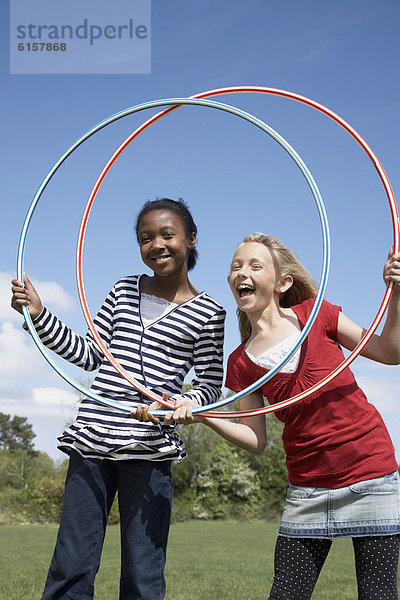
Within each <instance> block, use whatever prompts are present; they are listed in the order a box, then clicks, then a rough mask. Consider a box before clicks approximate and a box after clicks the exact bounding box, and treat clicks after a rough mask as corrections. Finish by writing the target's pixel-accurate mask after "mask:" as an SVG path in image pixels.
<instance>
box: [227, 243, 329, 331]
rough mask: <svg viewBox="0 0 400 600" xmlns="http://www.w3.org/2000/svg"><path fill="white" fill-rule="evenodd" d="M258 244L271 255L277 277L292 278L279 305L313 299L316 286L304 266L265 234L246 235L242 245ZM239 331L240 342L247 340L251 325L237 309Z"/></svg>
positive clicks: (286, 305) (290, 304)
mask: <svg viewBox="0 0 400 600" xmlns="http://www.w3.org/2000/svg"><path fill="white" fill-rule="evenodd" d="M247 242H258V243H259V244H263V245H264V246H265V247H266V248H268V249H269V250H270V252H271V254H272V258H273V260H274V263H275V268H276V270H277V272H278V273H279V275H280V276H281V277H282V278H283V277H287V276H288V275H290V276H291V277H292V278H293V283H292V285H291V286H290V288H289V289H288V290H286V292H283V293H282V294H281V296H280V298H279V305H280V306H282V307H284V308H288V307H289V306H294V305H295V304H300V302H303V301H304V300H308V299H309V298H315V297H316V295H317V293H318V288H317V284H316V283H315V281H314V279H313V277H312V276H311V274H310V273H309V272H308V271H307V269H306V268H305V266H304V265H303V264H302V263H301V262H300V261H299V259H298V258H297V257H296V256H295V255H294V253H293V252H292V251H291V250H289V248H287V247H286V246H285V245H284V244H282V242H281V241H280V240H278V238H276V237H274V236H272V235H266V234H265V233H251V234H250V235H247V236H246V237H245V238H244V240H243V243H244V244H246V243H247ZM237 315H238V320H239V330H240V337H241V340H242V342H243V341H244V340H247V339H248V338H249V337H250V334H251V324H250V321H249V319H248V317H247V315H246V313H245V312H243V311H242V310H239V309H237Z"/></svg>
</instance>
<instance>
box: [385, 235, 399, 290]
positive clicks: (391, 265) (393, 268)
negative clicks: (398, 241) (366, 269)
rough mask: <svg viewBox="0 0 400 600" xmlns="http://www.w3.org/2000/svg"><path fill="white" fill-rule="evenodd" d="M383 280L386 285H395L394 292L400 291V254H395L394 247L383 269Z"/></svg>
mask: <svg viewBox="0 0 400 600" xmlns="http://www.w3.org/2000/svg"><path fill="white" fill-rule="evenodd" d="M383 280H384V282H385V283H386V285H387V284H389V283H390V282H391V281H392V282H393V283H394V287H393V292H395V291H396V290H397V292H399V291H400V252H398V253H397V254H394V252H393V246H392V247H391V248H390V252H389V254H388V259H387V261H386V262H385V266H384V267H383Z"/></svg>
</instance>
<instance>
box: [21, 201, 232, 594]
mask: <svg viewBox="0 0 400 600" xmlns="http://www.w3.org/2000/svg"><path fill="white" fill-rule="evenodd" d="M136 235H137V240H138V243H139V247H140V254H141V258H142V260H143V262H144V264H145V265H146V266H147V267H149V268H150V269H151V271H152V272H153V275H152V276H148V275H133V276H128V277H124V278H123V279H121V280H120V281H118V282H117V283H116V284H115V285H114V287H113V289H112V290H111V291H110V293H109V295H108V296H107V298H106V300H105V301H104V304H103V306H102V307H101V309H100V311H99V313H98V314H97V317H96V319H95V324H96V327H97V330H98V332H99V334H100V336H101V337H102V339H103V341H104V343H105V345H106V346H107V348H108V349H109V350H110V352H111V353H112V354H113V356H114V357H115V358H116V359H117V360H118V362H119V363H120V364H121V365H122V367H123V368H124V369H125V370H127V371H129V372H130V373H131V374H132V375H133V377H134V378H135V379H136V380H137V381H138V382H140V383H141V384H143V385H145V386H146V387H147V388H149V389H151V390H152V391H153V392H155V393H157V394H160V395H161V394H165V393H166V394H168V395H170V396H171V397H172V398H174V399H176V400H179V401H180V403H182V404H185V405H187V406H189V407H193V406H198V405H203V404H208V403H210V402H213V401H215V400H217V399H218V397H219V394H220V391H221V386H222V378H223V366H222V363H223V338H224V319H225V311H224V310H223V308H222V307H221V306H220V305H219V304H218V303H217V302H216V301H215V300H213V299H212V298H211V297H210V296H209V295H208V294H206V293H205V292H199V291H198V290H196V288H195V287H194V286H193V285H192V283H191V282H190V280H189V277H188V271H189V269H192V268H193V267H194V265H195V263H196V258H197V250H196V248H195V244H196V235H197V227H196V225H195V223H194V221H193V218H192V215H191V214H190V211H189V209H188V207H187V206H186V204H185V203H184V202H183V201H182V200H179V201H175V200H171V199H168V198H162V199H160V200H155V201H153V202H147V203H146V204H145V205H144V207H143V208H142V210H141V211H140V213H139V215H138V218H137V222H136ZM12 291H13V298H12V306H13V307H14V308H15V309H16V310H18V311H19V312H21V311H22V308H21V307H22V305H26V306H28V308H29V312H30V315H31V317H32V319H33V323H34V325H35V328H36V330H37V332H38V334H39V336H40V338H41V340H42V342H43V343H44V344H45V345H46V346H47V347H49V348H51V349H52V350H54V351H55V352H56V353H57V354H59V355H60V356H62V357H63V358H65V359H66V360H68V361H70V362H72V363H74V364H75V365H77V366H80V367H82V368H83V369H85V370H87V371H93V370H96V369H98V373H97V375H96V377H95V379H94V381H93V384H92V386H91V389H92V390H93V391H95V392H96V393H97V394H100V395H104V396H106V397H109V398H113V399H115V400H117V401H118V402H120V403H126V404H129V406H131V405H132V406H137V405H139V404H141V405H142V404H143V403H144V404H149V403H150V400H148V399H147V398H146V397H144V396H143V395H142V394H140V393H139V392H138V391H137V390H135V389H134V388H133V387H132V386H131V385H130V384H128V383H127V382H126V381H125V380H124V379H123V378H122V376H121V375H120V374H119V373H118V372H116V371H115V369H114V368H113V367H112V366H111V365H110V363H109V362H108V361H107V360H106V359H105V358H104V356H103V355H102V353H101V350H100V349H99V348H98V347H97V345H96V343H95V341H94V340H93V337H92V334H91V333H90V332H88V333H87V335H86V338H82V337H80V336H78V335H77V334H76V333H74V332H73V331H72V330H71V329H69V328H68V327H67V326H66V325H64V323H62V322H61V321H60V320H59V319H57V317H56V316H54V315H52V314H51V313H50V311H49V310H48V309H47V308H44V307H43V306H42V303H41V301H40V298H39V296H38V294H37V292H36V290H35V288H34V287H33V285H32V284H31V282H30V281H29V279H28V278H27V277H24V284H22V283H21V282H19V281H17V280H13V282H12ZM191 367H194V372H195V377H194V380H193V382H192V386H193V387H192V389H191V390H189V391H188V392H186V393H185V394H181V390H182V384H183V381H184V378H185V376H186V374H187V373H188V372H189V370H190V369H191ZM58 439H59V441H60V443H59V448H60V450H62V451H64V452H66V453H67V454H69V455H70V464H69V469H68V474H67V480H66V486H65V494H64V502H63V509H62V515H61V523H60V528H59V532H58V537H57V542H56V548H55V551H54V555H53V560H52V563H51V565H50V570H49V573H48V577H47V581H46V585H45V589H44V593H43V596H42V600H55V599H57V600H69V599H71V598H82V599H83V598H85V600H89V599H90V598H93V595H94V580H95V576H96V573H97V570H98V568H99V565H100V557H101V551H102V545H103V540H104V534H105V528H106V523H107V518H108V514H109V511H110V508H111V505H112V502H113V499H114V497H115V495H116V493H117V492H118V503H119V511H120V527H121V579H120V596H119V597H120V600H162V598H164V595H165V580H164V565H165V556H166V546H167V537H168V530H169V522H170V514H171V503H172V490H173V488H172V479H171V464H172V463H176V462H179V461H181V460H182V459H183V458H184V457H185V456H186V454H185V448H184V445H183V443H182V441H181V440H180V438H179V436H178V435H177V434H176V433H175V430H174V427H173V426H171V425H166V424H164V423H163V424H160V423H153V422H146V423H144V422H142V423H140V422H138V421H136V422H135V421H134V420H133V419H132V418H131V416H130V414H129V413H126V412H123V411H119V410H118V409H115V408H112V407H109V406H105V405H100V404H98V403H96V402H95V401H93V400H91V399H90V398H84V399H83V400H82V402H81V403H80V406H79V412H78V415H77V417H76V420H75V422H74V423H73V424H72V425H71V426H70V427H68V428H67V429H66V430H65V431H64V432H63V433H62V434H61V436H60V437H59V438H58Z"/></svg>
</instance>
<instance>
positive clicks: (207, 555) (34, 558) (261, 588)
mask: <svg viewBox="0 0 400 600" xmlns="http://www.w3.org/2000/svg"><path fill="white" fill-rule="evenodd" d="M277 527H278V526H277V525H276V524H271V523H264V522H262V521H250V522H238V521H228V522H227V521H218V522H207V521H206V522H201V521H189V522H186V523H177V524H175V525H173V526H172V528H171V533H170V542H169V549H168V563H167V571H166V577H167V590H168V591H167V596H166V599H167V600H228V599H229V600H235V599H236V598H237V599H238V600H266V598H267V597H268V592H269V588H270V584H271V581H272V570H273V566H272V563H273V551H274V544H275V536H276V531H277ZM56 533H57V527H56V526H51V525H42V526H38V527H35V526H13V527H11V526H3V527H0V564H1V565H2V568H1V571H2V582H1V586H0V600H22V599H23V600H39V598H40V595H41V592H42V588H43V583H44V579H45V577H46V572H47V568H48V565H49V562H50V558H51V554H52V551H53V545H54V541H55V537H56ZM118 578H119V528H118V526H116V525H114V526H111V527H109V528H108V532H107V536H106V542H105V546H104V551H103V558H102V563H101V567H100V571H99V574H98V576H97V579H96V595H95V599H96V600H117V599H118ZM328 598H329V600H354V599H356V598H357V593H356V583H355V575H354V564H353V553H352V545H351V541H350V540H337V541H335V542H334V544H333V546H332V550H331V552H330V555H329V557H328V559H327V562H326V565H325V567H324V569H323V571H322V574H321V577H320V580H319V582H318V584H317V587H316V590H315V592H314V595H313V600H314V599H315V600H328Z"/></svg>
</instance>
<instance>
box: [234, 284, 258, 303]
mask: <svg viewBox="0 0 400 600" xmlns="http://www.w3.org/2000/svg"><path fill="white" fill-rule="evenodd" d="M237 291H238V294H239V298H240V300H248V298H250V297H251V296H252V295H253V294H254V292H255V291H256V290H255V287H253V286H251V285H247V284H245V283H243V284H239V285H238V287H237Z"/></svg>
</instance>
